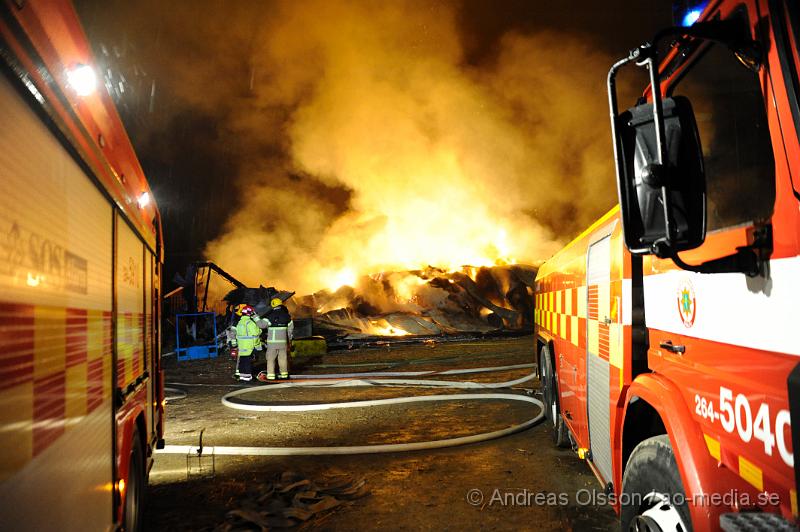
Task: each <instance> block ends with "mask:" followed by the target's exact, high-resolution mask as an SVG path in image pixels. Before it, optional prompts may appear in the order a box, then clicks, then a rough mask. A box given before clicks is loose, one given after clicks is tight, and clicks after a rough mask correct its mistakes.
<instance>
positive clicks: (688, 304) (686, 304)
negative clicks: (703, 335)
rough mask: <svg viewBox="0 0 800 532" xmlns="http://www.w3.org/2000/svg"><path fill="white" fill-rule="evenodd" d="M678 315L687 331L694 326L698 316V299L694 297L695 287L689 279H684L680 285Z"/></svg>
mask: <svg viewBox="0 0 800 532" xmlns="http://www.w3.org/2000/svg"><path fill="white" fill-rule="evenodd" d="M678 314H680V316H681V321H682V322H683V325H684V327H686V328H687V329H688V328H689V327H691V326H692V325H694V318H695V316H697V298H695V296H694V287H693V286H692V282H691V281H690V280H689V279H688V278H687V279H683V280H682V281H681V283H680V285H678Z"/></svg>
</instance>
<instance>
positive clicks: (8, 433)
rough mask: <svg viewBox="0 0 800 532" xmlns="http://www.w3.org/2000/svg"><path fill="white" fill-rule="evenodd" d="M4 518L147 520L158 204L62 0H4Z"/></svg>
mask: <svg viewBox="0 0 800 532" xmlns="http://www.w3.org/2000/svg"><path fill="white" fill-rule="evenodd" d="M0 57H1V59H0V68H2V71H3V72H2V75H0V451H1V452H0V529H1V530H80V531H86V530H109V529H124V530H129V531H135V530H138V529H139V528H140V516H141V508H142V504H143V495H144V489H145V485H146V481H147V477H148V473H149V470H150V467H151V465H152V463H153V450H154V449H155V448H156V447H157V446H158V445H159V444H161V443H162V442H163V422H164V410H163V400H164V392H163V382H162V370H161V368H160V348H159V346H160V333H159V308H160V304H159V302H160V300H161V288H160V287H161V282H160V277H161V270H162V257H163V249H162V237H161V223H160V218H159V212H158V209H157V207H156V205H155V203H154V201H153V199H152V195H151V191H150V188H149V186H148V183H147V181H146V179H145V177H144V174H143V172H142V169H141V166H140V164H139V162H138V160H137V157H136V155H135V153H134V150H133V148H132V146H131V143H130V141H129V139H128V136H127V134H126V132H125V129H124V128H123V126H122V122H121V120H120V117H119V115H118V114H117V111H116V108H115V106H114V103H113V101H112V99H111V97H110V96H109V93H108V91H107V90H106V86H107V85H108V83H109V79H108V75H109V73H108V71H107V70H105V71H101V70H99V69H98V67H97V65H96V63H95V61H94V60H93V55H92V52H91V49H90V46H89V43H88V41H87V38H86V36H85V34H84V32H83V29H82V27H81V24H80V22H79V20H78V17H77V16H76V13H75V11H74V9H73V7H72V6H71V4H70V3H69V2H67V1H62V0H48V1H37V2H33V1H23V0H14V1H11V0H8V1H3V2H1V3H0Z"/></svg>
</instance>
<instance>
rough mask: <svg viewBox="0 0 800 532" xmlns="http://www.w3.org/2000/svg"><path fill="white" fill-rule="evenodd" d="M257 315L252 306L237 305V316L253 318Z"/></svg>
mask: <svg viewBox="0 0 800 532" xmlns="http://www.w3.org/2000/svg"><path fill="white" fill-rule="evenodd" d="M255 313H256V311H255V310H254V309H253V307H251V306H250V305H246V304H244V303H242V304H240V305H236V315H237V316H252V315H253V314H255Z"/></svg>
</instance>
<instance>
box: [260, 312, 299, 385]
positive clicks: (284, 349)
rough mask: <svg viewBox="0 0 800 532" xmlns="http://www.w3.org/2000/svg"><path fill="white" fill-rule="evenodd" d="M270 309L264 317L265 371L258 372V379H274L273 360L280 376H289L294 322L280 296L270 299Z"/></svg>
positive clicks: (283, 377)
mask: <svg viewBox="0 0 800 532" xmlns="http://www.w3.org/2000/svg"><path fill="white" fill-rule="evenodd" d="M270 307H271V309H270V311H269V314H267V315H266V316H265V318H264V320H265V321H266V322H267V326H268V328H267V372H266V374H264V372H263V371H262V372H261V373H259V374H258V380H260V381H265V380H269V381H272V380H275V377H276V375H275V361H276V360H277V362H278V369H279V370H280V378H281V379H288V378H289V358H288V355H289V344H290V342H291V341H292V335H293V333H294V322H293V321H292V316H291V315H290V314H289V310H288V309H287V308H286V307H285V306H284V304H283V301H281V299H280V298H277V297H274V298H272V300H271V301H270Z"/></svg>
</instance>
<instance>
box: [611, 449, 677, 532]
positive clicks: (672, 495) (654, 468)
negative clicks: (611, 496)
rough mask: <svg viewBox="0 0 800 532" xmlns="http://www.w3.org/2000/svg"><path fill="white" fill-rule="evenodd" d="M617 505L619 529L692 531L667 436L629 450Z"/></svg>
mask: <svg viewBox="0 0 800 532" xmlns="http://www.w3.org/2000/svg"><path fill="white" fill-rule="evenodd" d="M620 503H621V506H622V508H621V512H620V525H621V526H620V530H629V531H636V532H639V531H664V532H673V531H682V532H690V531H691V530H692V521H691V518H690V517H689V507H688V505H687V504H686V492H685V491H684V490H683V482H681V475H680V472H679V471H678V464H677V463H676V461H675V454H674V453H673V452H672V445H671V444H670V442H669V436H667V435H662V436H654V437H652V438H648V439H646V440H644V441H643V442H641V443H640V444H639V445H637V446H636V448H635V449H634V450H633V453H631V457H630V460H629V461H628V465H627V466H626V467H625V475H624V476H623V479H622V494H621V496H620Z"/></svg>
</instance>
